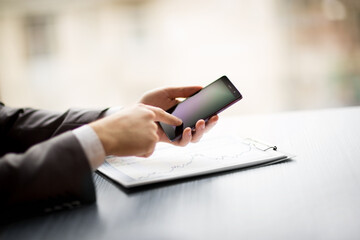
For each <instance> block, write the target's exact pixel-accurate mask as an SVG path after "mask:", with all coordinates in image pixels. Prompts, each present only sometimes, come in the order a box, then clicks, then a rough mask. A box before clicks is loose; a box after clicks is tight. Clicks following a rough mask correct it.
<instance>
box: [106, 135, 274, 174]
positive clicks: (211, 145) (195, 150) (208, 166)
mask: <svg viewBox="0 0 360 240" xmlns="http://www.w3.org/2000/svg"><path fill="white" fill-rule="evenodd" d="M277 155H279V153H277V152H275V151H262V150H260V149H259V148H257V147H256V146H255V145H254V144H251V143H249V142H248V141H245V140H244V139H242V138H239V137H234V136H232V137H229V136H226V137H225V136H224V137H217V138H211V139H209V138H208V139H202V141H200V142H199V143H196V144H189V145H188V146H186V147H175V146H172V145H170V144H165V143H160V144H158V145H157V147H156V149H155V152H154V153H153V155H152V156H150V157H149V158H140V157H115V156H110V157H108V158H107V159H106V161H107V163H109V164H110V165H111V166H113V167H114V168H116V169H117V170H118V171H121V172H122V173H123V174H125V175H127V176H129V177H130V178H132V179H134V180H136V181H146V180H152V179H158V178H167V177H174V176H181V175H189V174H194V173H201V172H206V171H209V170H213V169H219V168H225V167H229V166H234V165H239V164H242V163H243V164H246V163H248V162H252V161H256V160H264V159H270V158H274V157H276V156H277Z"/></svg>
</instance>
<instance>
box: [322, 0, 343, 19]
mask: <svg viewBox="0 0 360 240" xmlns="http://www.w3.org/2000/svg"><path fill="white" fill-rule="evenodd" d="M322 9H323V12H324V15H325V17H326V18H327V19H329V20H331V21H337V20H343V19H345V18H346V7H345V6H344V4H343V3H342V2H341V1H339V0H323V1H322Z"/></svg>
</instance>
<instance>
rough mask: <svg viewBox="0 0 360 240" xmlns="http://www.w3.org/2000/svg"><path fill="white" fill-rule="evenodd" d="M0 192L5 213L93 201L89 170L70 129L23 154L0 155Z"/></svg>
mask: <svg viewBox="0 0 360 240" xmlns="http://www.w3.org/2000/svg"><path fill="white" fill-rule="evenodd" d="M0 192H1V199H0V201H1V204H0V208H3V211H2V212H5V213H6V212H7V211H8V212H7V213H9V214H28V213H30V214H31V213H39V212H44V211H51V210H53V209H54V208H55V210H56V208H58V209H61V208H63V207H66V206H70V205H71V204H73V203H76V204H77V205H78V204H82V203H91V202H94V201H95V190H94V184H93V182H92V171H91V168H90V165H89V162H88V160H87V158H86V156H85V154H84V152H83V150H82V148H81V146H80V143H79V142H78V140H77V139H76V137H75V136H74V134H73V133H72V132H67V133H64V134H61V135H59V136H57V137H54V138H52V139H50V140H48V141H44V142H43V143H40V144H37V145H35V146H33V147H31V148H30V149H28V150H27V151H26V152H25V153H23V154H13V153H9V154H6V155H5V156H3V157H1V158H0ZM9 214H5V215H8V216H9Z"/></svg>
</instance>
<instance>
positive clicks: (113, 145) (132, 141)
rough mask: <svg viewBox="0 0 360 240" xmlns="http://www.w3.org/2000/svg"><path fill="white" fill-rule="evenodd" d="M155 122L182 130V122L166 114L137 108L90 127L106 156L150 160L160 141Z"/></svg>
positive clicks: (137, 106) (109, 117) (152, 109)
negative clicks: (180, 127)
mask: <svg viewBox="0 0 360 240" xmlns="http://www.w3.org/2000/svg"><path fill="white" fill-rule="evenodd" d="M155 121H162V122H165V123H167V124H171V125H175V126H178V125H180V124H181V123H182V121H181V120H180V119H178V118H176V117H175V116H173V115H171V114H169V113H167V112H165V111H164V110H162V109H160V108H157V107H153V106H147V105H144V104H137V105H135V106H133V107H130V108H125V109H123V110H121V111H119V112H117V113H115V114H113V115H110V116H108V117H105V118H103V119H99V120H97V121H95V122H92V123H90V124H89V125H90V127H92V128H93V129H94V131H95V132H96V134H97V135H98V137H99V139H100V141H101V143H102V145H103V147H104V150H105V153H106V155H117V156H140V157H148V156H150V155H151V154H152V153H153V151H154V148H155V145H156V143H157V142H158V141H159V136H158V134H157V131H158V126H157V124H156V123H155Z"/></svg>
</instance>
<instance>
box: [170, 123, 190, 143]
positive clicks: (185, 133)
mask: <svg viewBox="0 0 360 240" xmlns="http://www.w3.org/2000/svg"><path fill="white" fill-rule="evenodd" d="M191 138H192V136H191V128H189V127H187V128H185V129H184V131H183V134H182V138H181V139H180V140H178V141H176V142H173V144H174V145H176V146H180V147H185V146H186V145H188V143H189V142H191Z"/></svg>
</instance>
